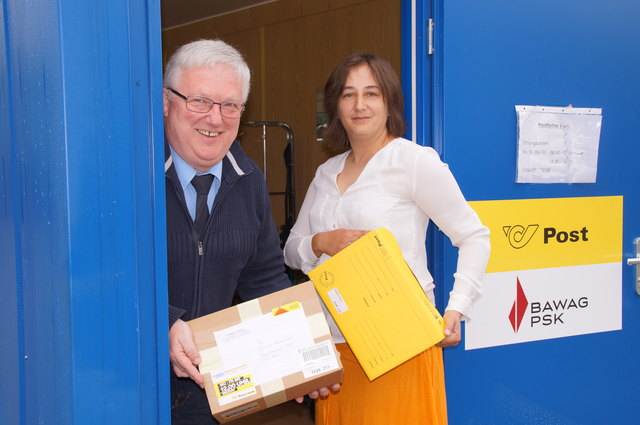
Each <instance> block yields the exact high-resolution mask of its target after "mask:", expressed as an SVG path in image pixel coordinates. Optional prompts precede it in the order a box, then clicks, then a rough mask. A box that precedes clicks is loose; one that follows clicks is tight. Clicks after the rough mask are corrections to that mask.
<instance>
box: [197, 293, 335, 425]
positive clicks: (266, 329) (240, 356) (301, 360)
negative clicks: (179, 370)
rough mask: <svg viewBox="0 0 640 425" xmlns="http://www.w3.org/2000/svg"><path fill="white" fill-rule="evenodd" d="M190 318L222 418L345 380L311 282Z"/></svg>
mask: <svg viewBox="0 0 640 425" xmlns="http://www.w3.org/2000/svg"><path fill="white" fill-rule="evenodd" d="M188 323H189V325H190V326H191V329H192V331H193V334H194V338H195V341H196V346H197V347H198V350H199V351H200V355H201V357H202V362H201V364H200V366H199V369H200V373H201V374H202V375H203V376H204V378H205V391H206V392H207V398H208V400H209V405H210V407H211V411H212V413H213V416H215V417H216V419H217V420H218V421H220V422H221V423H225V422H228V421H230V420H232V419H235V418H239V417H242V416H246V415H248V414H251V413H254V412H257V411H260V410H263V409H265V408H267V407H270V406H274V405H276V404H280V403H283V402H285V401H288V400H291V399H293V398H295V397H298V396H302V395H305V394H307V393H309V392H310V391H313V390H316V389H318V388H320V387H325V386H330V385H332V384H335V383H338V382H341V380H342V365H341V364H340V361H339V359H338V356H337V352H336V349H335V346H334V345H333V342H332V341H331V335H330V331H329V327H328V326H327V323H326V320H325V318H324V315H323V313H322V310H321V307H320V300H319V298H318V295H317V293H316V291H315V289H314V287H313V284H312V283H311V282H306V283H302V284H299V285H295V286H292V287H291V288H287V289H285V290H282V291H278V292H275V293H273V294H270V295H266V296H264V297H261V298H259V299H256V300H252V301H249V302H246V303H242V304H238V305H236V306H234V307H231V308H228V309H225V310H222V311H219V312H217V313H213V314H210V315H207V316H204V317H201V318H198V319H195V320H192V321H190V322H188Z"/></svg>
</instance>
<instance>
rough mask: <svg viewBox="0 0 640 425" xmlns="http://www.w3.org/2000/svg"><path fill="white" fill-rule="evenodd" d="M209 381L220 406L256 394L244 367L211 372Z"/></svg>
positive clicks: (252, 382)
mask: <svg viewBox="0 0 640 425" xmlns="http://www.w3.org/2000/svg"><path fill="white" fill-rule="evenodd" d="M211 380H212V381H213V389H214V390H215V392H216V397H217V399H218V403H219V404H220V406H224V405H225V404H229V403H231V402H234V401H237V400H241V399H243V398H246V397H249V396H252V395H254V394H255V393H256V387H255V383H254V381H253V378H252V376H251V373H249V370H248V368H247V367H246V366H245V367H240V368H234V369H231V370H226V371H218V372H217V373H214V372H212V373H211Z"/></svg>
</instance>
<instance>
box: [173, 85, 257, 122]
mask: <svg viewBox="0 0 640 425" xmlns="http://www.w3.org/2000/svg"><path fill="white" fill-rule="evenodd" d="M167 90H169V91H170V92H171V93H173V94H175V95H176V96H178V97H179V98H180V99H182V100H184V103H185V106H186V107H187V109H188V110H190V111H191V112H196V113H199V114H208V113H209V112H210V111H211V109H212V108H213V105H218V106H219V107H220V115H222V116H223V117H225V118H231V119H236V118H240V117H241V116H242V113H243V112H244V109H245V108H244V104H243V103H234V102H216V101H215V100H212V99H209V98H208V97H204V96H185V95H183V94H182V93H180V92H179V91H178V90H175V89H173V88H171V87H167ZM191 98H197V99H205V100H208V101H209V102H211V106H210V107H209V109H207V110H206V111H195V110H193V109H191V108H189V99H191ZM229 103H231V104H233V105H240V114H239V115H238V116H237V117H230V116H227V115H225V114H224V113H223V112H222V105H225V104H229Z"/></svg>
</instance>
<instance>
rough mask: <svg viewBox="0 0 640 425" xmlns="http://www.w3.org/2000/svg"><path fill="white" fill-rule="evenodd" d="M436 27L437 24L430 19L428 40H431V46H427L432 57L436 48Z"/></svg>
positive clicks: (428, 22)
mask: <svg viewBox="0 0 640 425" xmlns="http://www.w3.org/2000/svg"><path fill="white" fill-rule="evenodd" d="M435 26H436V23H435V22H434V20H433V19H431V18H429V20H428V21H427V34H428V40H429V45H428V46H427V54H428V55H432V54H433V52H434V51H435V47H434V46H433V30H434V28H435Z"/></svg>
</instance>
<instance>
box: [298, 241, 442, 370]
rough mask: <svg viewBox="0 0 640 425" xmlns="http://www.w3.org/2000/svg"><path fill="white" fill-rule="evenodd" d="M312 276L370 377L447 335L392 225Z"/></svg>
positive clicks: (351, 247)
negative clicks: (402, 249) (403, 252)
mask: <svg viewBox="0 0 640 425" xmlns="http://www.w3.org/2000/svg"><path fill="white" fill-rule="evenodd" d="M308 274H309V277H310V278H311V279H313V283H314V285H315V286H316V289H317V290H318V294H320V297H321V298H322V300H323V301H324V304H325V306H326V307H327V309H328V310H329V313H331V316H332V317H333V319H334V320H335V321H336V324H337V325H338V327H339V328H340V331H341V332H342V334H343V335H344V337H345V339H346V340H347V342H348V343H349V347H350V348H351V350H352V351H353V353H354V354H355V356H356V358H357V359H358V362H359V363H360V366H362V369H364V371H365V373H366V374H367V377H368V378H369V379H370V380H374V379H375V378H377V377H379V376H380V375H382V374H384V373H386V372H388V371H389V370H391V369H393V368H394V367H396V366H398V365H400V364H401V363H403V362H405V361H407V360H409V359H410V358H411V357H413V356H415V355H417V354H419V353H421V352H422V351H424V350H426V349H427V348H429V347H431V346H432V345H434V344H436V343H438V342H440V341H441V340H442V339H443V338H444V331H443V328H444V320H443V319H442V316H440V313H439V312H438V310H436V308H435V307H434V305H433V304H432V303H431V301H429V298H428V297H427V295H426V294H425V293H424V291H423V290H422V287H421V286H420V283H419V282H418V280H417V279H416V277H415V276H414V275H413V273H412V272H411V269H410V268H409V266H408V265H407V263H406V262H405V260H404V258H403V256H402V251H401V250H400V247H399V246H398V243H397V241H396V240H395V238H394V237H393V235H392V234H391V232H389V231H388V230H387V229H377V230H373V231H370V232H369V233H367V234H366V235H364V236H362V237H361V238H360V239H358V240H357V241H355V242H354V243H352V244H351V245H349V246H348V247H346V248H345V249H343V250H342V251H340V252H338V253H337V254H336V255H334V256H333V257H331V258H329V259H328V260H327V261H325V262H324V263H322V264H320V265H319V266H318V267H316V268H315V269H313V270H311V271H310V272H309V273H308Z"/></svg>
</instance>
